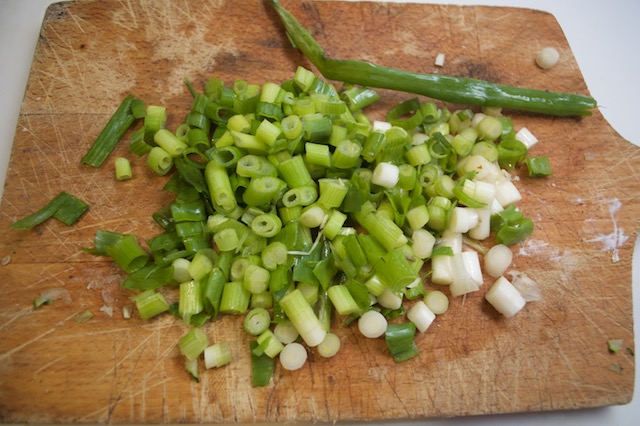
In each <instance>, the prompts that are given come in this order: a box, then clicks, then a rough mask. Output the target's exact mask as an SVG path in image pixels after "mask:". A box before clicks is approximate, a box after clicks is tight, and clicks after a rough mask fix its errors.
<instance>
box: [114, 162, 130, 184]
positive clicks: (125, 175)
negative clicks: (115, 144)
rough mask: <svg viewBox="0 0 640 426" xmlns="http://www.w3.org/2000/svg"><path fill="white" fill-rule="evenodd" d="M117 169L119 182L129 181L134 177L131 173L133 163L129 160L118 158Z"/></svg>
mask: <svg viewBox="0 0 640 426" xmlns="http://www.w3.org/2000/svg"><path fill="white" fill-rule="evenodd" d="M115 169H116V179H117V180H128V179H131V178H132V177H133V174H132V173H131V163H130V162H129V160H128V159H127V158H124V157H118V158H116V161H115Z"/></svg>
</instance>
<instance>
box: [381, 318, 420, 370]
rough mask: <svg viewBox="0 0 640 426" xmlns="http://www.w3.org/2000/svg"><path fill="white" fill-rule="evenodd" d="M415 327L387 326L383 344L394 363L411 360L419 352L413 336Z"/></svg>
mask: <svg viewBox="0 0 640 426" xmlns="http://www.w3.org/2000/svg"><path fill="white" fill-rule="evenodd" d="M415 334H416V326H415V325H414V324H413V323H411V322H408V323H401V324H389V325H388V326H387V331H386V332H385V342H386V343H387V347H388V348H389V352H391V356H392V357H393V360H394V361H395V362H403V361H407V360H408V359H411V358H413V357H414V356H416V355H417V354H418V352H419V350H418V347H417V346H416V344H415V341H414V336H415Z"/></svg>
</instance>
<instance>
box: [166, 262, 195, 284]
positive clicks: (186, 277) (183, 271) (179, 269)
mask: <svg viewBox="0 0 640 426" xmlns="http://www.w3.org/2000/svg"><path fill="white" fill-rule="evenodd" d="M190 264H191V261H189V259H183V258H178V259H176V260H174V261H173V262H172V263H171V266H173V279H174V280H175V281H176V282H178V283H184V282H187V281H191V274H189V265H190Z"/></svg>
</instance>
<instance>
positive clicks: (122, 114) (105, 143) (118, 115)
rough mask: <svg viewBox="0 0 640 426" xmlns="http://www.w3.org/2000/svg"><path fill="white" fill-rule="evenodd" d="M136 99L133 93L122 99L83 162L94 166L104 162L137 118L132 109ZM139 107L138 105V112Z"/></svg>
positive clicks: (83, 158)
mask: <svg viewBox="0 0 640 426" xmlns="http://www.w3.org/2000/svg"><path fill="white" fill-rule="evenodd" d="M134 100H135V98H134V97H133V96H132V95H127V96H126V97H125V98H124V99H123V100H122V103H121V104H120V106H119V107H118V109H117V110H116V111H115V112H114V113H113V115H112V116H111V118H110V119H109V121H108V122H107V124H106V125H105V127H104V128H103V129H102V131H101V132H100V134H99V135H98V137H97V138H96V140H95V142H94V143H93V145H91V148H90V149H89V151H87V153H86V154H85V155H84V156H83V157H82V160H81V161H82V163H84V164H88V165H90V166H93V167H100V166H101V165H102V163H104V161H105V160H106V159H107V157H108V156H109V154H111V152H112V151H113V149H114V148H115V147H116V145H117V144H118V142H120V140H121V139H122V137H123V136H124V134H125V133H126V132H127V130H129V128H130V127H131V126H132V125H133V123H134V122H135V120H136V116H135V115H134V114H133V113H132V111H131V106H132V103H133V101H134ZM137 109H138V108H137V107H136V113H137Z"/></svg>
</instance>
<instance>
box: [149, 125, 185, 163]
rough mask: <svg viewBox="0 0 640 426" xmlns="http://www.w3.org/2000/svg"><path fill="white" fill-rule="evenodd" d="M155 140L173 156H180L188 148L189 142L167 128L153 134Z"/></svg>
mask: <svg viewBox="0 0 640 426" xmlns="http://www.w3.org/2000/svg"><path fill="white" fill-rule="evenodd" d="M153 140H154V142H155V143H157V144H158V146H159V147H160V148H162V149H164V150H165V151H166V152H167V154H169V155H170V156H172V157H174V158H175V157H180V156H182V154H183V153H184V150H185V149H187V144H186V143H184V142H182V141H181V140H180V139H178V137H177V136H176V135H174V134H173V133H171V132H170V131H169V130H167V129H160V130H158V131H157V132H156V134H155V135H154V136H153Z"/></svg>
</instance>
